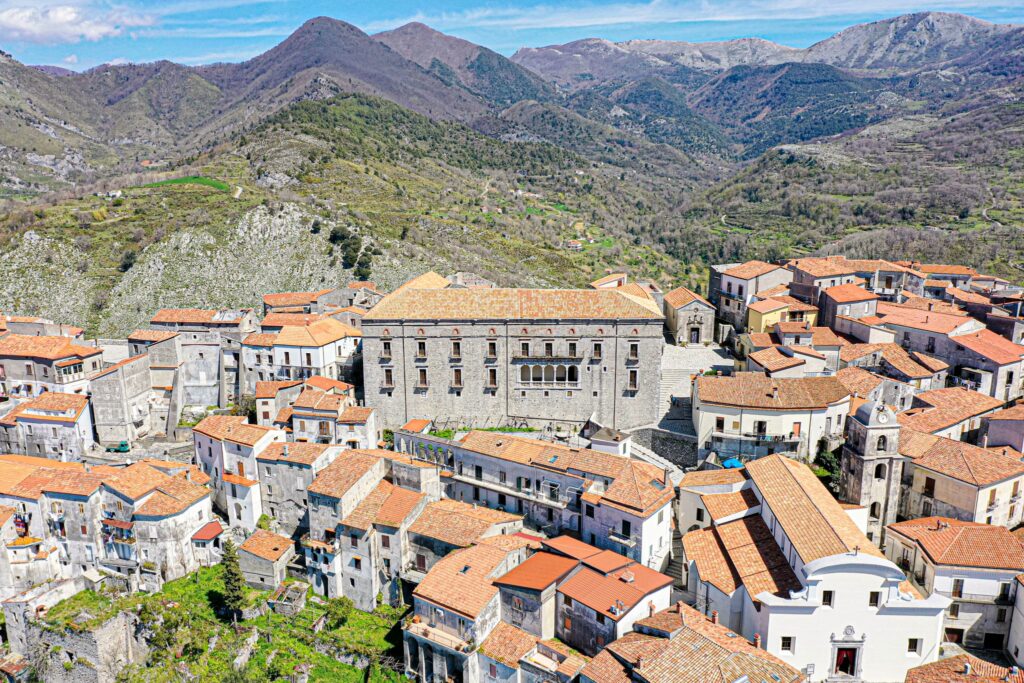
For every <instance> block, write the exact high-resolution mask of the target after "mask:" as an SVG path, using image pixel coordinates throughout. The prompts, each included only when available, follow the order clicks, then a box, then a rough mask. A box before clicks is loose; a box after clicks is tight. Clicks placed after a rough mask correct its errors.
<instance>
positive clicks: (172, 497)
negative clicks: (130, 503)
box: [135, 476, 210, 517]
mask: <svg viewBox="0 0 1024 683" xmlns="http://www.w3.org/2000/svg"><path fill="white" fill-rule="evenodd" d="M209 495H210V490H209V489H208V488H206V487H205V486H198V485H196V484H193V483H192V482H190V481H188V480H187V479H184V478H182V477H170V476H168V477H167V478H166V479H165V480H164V481H162V482H160V483H159V484H158V485H157V487H156V491H154V492H153V494H152V495H151V496H150V497H149V498H147V499H146V500H145V501H144V502H143V503H142V505H140V506H139V507H137V508H136V509H135V516H136V517H170V516H172V515H176V514H179V513H181V512H184V511H186V510H188V509H189V508H190V507H192V506H193V505H194V504H195V503H196V502H197V501H200V500H202V499H203V498H205V497H207V496H209Z"/></svg>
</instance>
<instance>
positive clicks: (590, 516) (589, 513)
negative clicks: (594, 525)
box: [587, 504, 594, 519]
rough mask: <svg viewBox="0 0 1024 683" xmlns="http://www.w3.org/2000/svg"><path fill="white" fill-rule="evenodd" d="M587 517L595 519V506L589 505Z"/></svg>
mask: <svg viewBox="0 0 1024 683" xmlns="http://www.w3.org/2000/svg"><path fill="white" fill-rule="evenodd" d="M587 517H589V518H591V519H593V518H594V506H593V505H589V504H588V505H587Z"/></svg>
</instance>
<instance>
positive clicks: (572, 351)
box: [569, 342, 576, 358]
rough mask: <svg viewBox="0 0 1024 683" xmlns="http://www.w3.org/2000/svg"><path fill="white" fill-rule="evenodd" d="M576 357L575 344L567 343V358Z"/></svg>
mask: <svg viewBox="0 0 1024 683" xmlns="http://www.w3.org/2000/svg"><path fill="white" fill-rule="evenodd" d="M575 357H576V342H569V358H575Z"/></svg>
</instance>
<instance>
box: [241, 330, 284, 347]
mask: <svg viewBox="0 0 1024 683" xmlns="http://www.w3.org/2000/svg"><path fill="white" fill-rule="evenodd" d="M275 341H277V332H272V333H266V332H253V333H252V334H248V335H246V337H245V339H243V340H242V345H243V346H259V347H260V348H265V349H267V348H270V347H272V346H273V345H274V342H275Z"/></svg>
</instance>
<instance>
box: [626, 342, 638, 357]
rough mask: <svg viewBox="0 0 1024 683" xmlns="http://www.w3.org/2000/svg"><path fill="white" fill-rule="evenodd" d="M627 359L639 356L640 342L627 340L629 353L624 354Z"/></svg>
mask: <svg viewBox="0 0 1024 683" xmlns="http://www.w3.org/2000/svg"><path fill="white" fill-rule="evenodd" d="M626 357H627V358H628V359H629V360H637V359H638V358H640V343H639V342H629V354H628V355H627V356H626Z"/></svg>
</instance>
